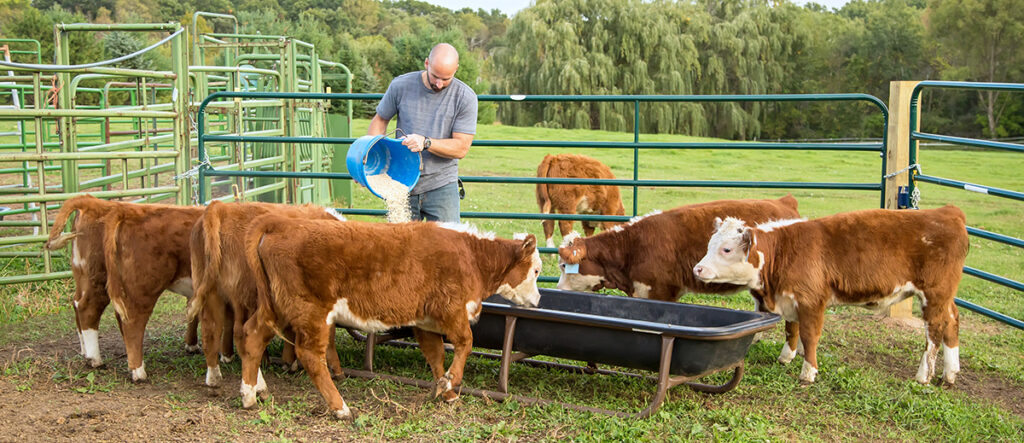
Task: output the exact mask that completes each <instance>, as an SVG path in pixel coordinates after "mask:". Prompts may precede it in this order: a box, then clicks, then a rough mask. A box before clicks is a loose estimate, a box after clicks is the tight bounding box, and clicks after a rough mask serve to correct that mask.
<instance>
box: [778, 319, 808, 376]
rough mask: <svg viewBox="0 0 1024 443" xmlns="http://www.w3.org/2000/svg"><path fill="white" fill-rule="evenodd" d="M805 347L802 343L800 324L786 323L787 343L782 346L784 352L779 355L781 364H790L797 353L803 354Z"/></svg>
mask: <svg viewBox="0 0 1024 443" xmlns="http://www.w3.org/2000/svg"><path fill="white" fill-rule="evenodd" d="M803 349H804V348H803V345H802V342H801V341H800V323H798V322H795V321H787V322H786V342H785V344H783V345H782V352H780V353H779V363H782V364H784V365H785V364H789V362H791V361H793V357H795V356H796V354H797V353H800V354H803V352H802V351H803Z"/></svg>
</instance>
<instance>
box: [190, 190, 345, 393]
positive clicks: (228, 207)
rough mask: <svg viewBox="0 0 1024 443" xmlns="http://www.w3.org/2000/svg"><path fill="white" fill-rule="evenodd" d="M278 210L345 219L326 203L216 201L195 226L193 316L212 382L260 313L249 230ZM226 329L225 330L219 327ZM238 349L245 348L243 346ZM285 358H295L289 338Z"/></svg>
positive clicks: (334, 361) (335, 363) (332, 355)
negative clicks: (197, 321)
mask: <svg viewBox="0 0 1024 443" xmlns="http://www.w3.org/2000/svg"><path fill="white" fill-rule="evenodd" d="M269 213H274V214H278V215H281V216H283V217H293V218H309V219H324V220H336V219H341V220H344V217H341V216H340V215H337V214H336V213H335V212H334V211H333V210H330V209H325V208H323V207H320V206H314V205H304V206H292V205H282V204H273V203H248V202H246V203H221V202H218V201H214V202H212V203H210V204H209V206H207V207H206V211H205V212H204V213H203V215H202V217H200V218H199V220H198V221H197V222H196V224H195V226H194V227H193V228H192V234H191V251H192V282H193V286H194V287H195V296H194V297H193V298H192V302H191V304H190V305H189V311H188V316H189V318H190V319H194V318H196V317H197V316H199V318H200V319H201V321H202V325H203V352H204V354H205V356H206V384H207V385H208V386H217V385H218V384H219V383H220V381H221V378H222V377H221V372H220V363H219V362H218V358H217V354H218V351H219V352H220V360H221V361H224V362H225V363H227V362H230V361H231V357H232V356H233V352H232V346H231V345H232V342H234V343H236V344H240V343H241V338H242V331H243V329H242V327H243V325H244V324H245V321H246V320H247V319H248V318H249V317H250V316H251V315H252V314H254V313H255V312H256V283H255V281H254V280H253V279H254V276H253V274H252V271H251V270H250V269H249V265H248V262H247V261H246V258H245V243H244V240H245V233H246V232H247V231H248V228H249V224H250V223H251V222H252V220H254V219H255V218H257V217H259V216H261V215H264V214H269ZM220 331H222V333H221V334H218V332H220ZM232 338H233V339H232ZM333 344H334V335H333V334H331V340H330V349H331V350H332V352H328V353H327V358H328V363H329V365H330V367H331V372H332V374H334V375H336V376H340V375H342V370H341V362H340V361H339V360H338V353H337V351H335V350H334V346H333ZM238 349H239V350H240V351H241V349H242V348H241V347H240V346H239V347H238ZM284 354H285V355H284V359H285V362H286V363H287V362H293V363H294V364H298V362H297V361H295V360H294V358H295V357H294V353H293V350H292V347H291V344H290V343H287V342H286V343H285V352H284Z"/></svg>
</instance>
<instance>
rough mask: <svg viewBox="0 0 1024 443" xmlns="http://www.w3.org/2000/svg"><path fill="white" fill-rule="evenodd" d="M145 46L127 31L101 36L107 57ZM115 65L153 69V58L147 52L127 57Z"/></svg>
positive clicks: (119, 55) (111, 57)
mask: <svg viewBox="0 0 1024 443" xmlns="http://www.w3.org/2000/svg"><path fill="white" fill-rule="evenodd" d="M144 47H146V45H145V44H143V42H142V41H140V40H139V39H138V38H136V37H135V36H134V35H132V34H130V33H127V32H111V33H109V34H107V36H106V37H104V38H103V48H104V52H105V54H104V55H105V56H106V57H107V58H108V59H114V58H118V57H122V56H125V55H128V54H131V53H133V52H136V51H139V50H141V49H142V48H144ZM117 66H120V67H124V68H131V69H153V60H151V59H150V58H149V57H148V54H143V55H141V56H137V57H133V58H130V59H127V60H125V61H123V62H121V63H119V64H117Z"/></svg>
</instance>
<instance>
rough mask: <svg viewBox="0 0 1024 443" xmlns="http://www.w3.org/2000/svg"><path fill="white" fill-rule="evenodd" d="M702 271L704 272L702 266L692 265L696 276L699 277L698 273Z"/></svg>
mask: <svg viewBox="0 0 1024 443" xmlns="http://www.w3.org/2000/svg"><path fill="white" fill-rule="evenodd" d="M703 272H704V267H703V266H701V265H697V266H694V267H693V275H696V276H697V277H700V275H701V274H702V273H703Z"/></svg>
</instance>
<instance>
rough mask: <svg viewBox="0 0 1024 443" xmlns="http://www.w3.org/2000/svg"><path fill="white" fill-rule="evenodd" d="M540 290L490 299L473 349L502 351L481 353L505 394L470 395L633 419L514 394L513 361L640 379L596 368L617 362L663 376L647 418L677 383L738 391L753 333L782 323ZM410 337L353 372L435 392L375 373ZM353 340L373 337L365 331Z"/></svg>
mask: <svg viewBox="0 0 1024 443" xmlns="http://www.w3.org/2000/svg"><path fill="white" fill-rule="evenodd" d="M540 292H541V298H540V305H539V306H538V307H536V308H524V307H519V306H514V305H512V304H511V303H510V302H508V301H506V300H505V299H503V298H501V297H499V296H497V295H494V296H492V297H490V298H488V299H487V300H485V301H484V303H483V313H482V314H481V317H480V320H479V321H478V322H477V324H476V325H475V326H473V346H474V347H475V348H488V349H500V350H501V351H502V352H501V354H489V353H479V352H478V353H475V354H477V355H484V356H490V357H495V358H500V359H501V369H500V373H499V380H498V386H499V391H498V392H496V391H486V390H477V389H472V388H469V387H465V386H464V387H462V392H463V393H468V394H473V395H478V396H483V397H488V398H491V399H494V400H505V399H515V400H517V401H519V402H522V403H526V404H549V403H558V404H561V405H563V406H565V407H567V408H571V409H576V410H584V411H591V412H599V413H605V414H611V415H618V416H630V415H632V414H628V413H625V412H617V411H608V410H604V409H597V408H590V407H585V406H578V405H570V404H565V403H560V402H554V401H550V400H544V399H538V398H532V397H522V396H517V395H510V394H508V372H509V368H510V366H511V362H514V361H522V362H524V363H528V364H533V365H539V366H549V367H558V368H563V369H569V370H574V371H579V372H585V373H604V374H613V373H614V374H622V375H628V376H637V377H640V376H641V375H638V374H633V373H626V372H618V371H609V370H605V369H598V368H597V364H605V365H613V366H618V367H623V368H630V369H639V370H646V371H654V372H657V373H658V375H657V376H656V377H654V379H655V381H656V382H657V390H656V392H655V395H654V397H653V398H652V399H651V401H650V403H649V404H648V406H647V408H646V409H644V410H643V411H640V412H639V413H638V414H636V415H635V416H638V417H646V416H648V415H650V414H651V413H653V412H654V411H656V410H657V409H658V407H659V406H660V405H661V402H662V401H664V398H665V393H666V392H667V390H668V389H670V388H672V387H674V386H677V385H680V384H687V385H688V386H690V387H691V388H693V389H695V390H698V391H702V392H711V393H721V392H726V391H729V390H731V389H732V388H734V387H736V385H737V384H738V383H739V380H740V378H741V377H742V375H743V359H744V357H745V356H746V353H747V349H748V348H749V347H750V344H751V343H752V341H753V339H754V334H755V333H757V332H760V331H764V330H767V329H771V328H773V327H774V326H775V323H777V322H778V321H779V317H778V316H777V315H775V314H766V313H760V312H750V311H738V310H734V309H725V308H716V307H711V306H702V305H690V304H684V303H671V302H660V301H652V300H645V299H638V298H629V297H620V296H612V295H602V294H591V293H583V292H571V291H561V290H556V289H541V290H540ZM410 335H411V332H409V331H402V330H398V331H392V332H390V333H387V334H378V335H371V336H370V337H369V339H368V340H366V345H367V346H366V361H365V364H364V366H365V367H364V369H365V370H366V371H354V370H346V373H349V374H351V375H356V376H362V377H382V378H390V379H394V380H397V381H401V382H404V383H411V384H416V385H422V386H424V387H432V386H433V383H432V382H429V381H426V380H414V379H409V378H405V377H394V376H385V375H380V374H376V373H374V372H372V370H373V354H374V352H373V347H374V345H376V344H379V343H384V342H388V341H391V340H394V339H397V338H404V337H408V336H410ZM353 336H355V337H357V338H359V339H365V338H366V337H364V336H363V335H362V334H358V333H353ZM396 344H403V342H399V343H396ZM535 355H544V356H549V357H556V358H562V359H571V360H578V361H581V362H587V363H588V365H587V366H573V365H566V364H560V363H554V362H547V361H538V360H532V359H528V358H527V357H531V356H535ZM730 369H731V370H733V377H732V378H731V379H730V380H729V381H728V382H726V383H725V384H723V385H705V384H700V383H693V382H692V380H695V379H697V378H700V377H703V376H706V375H710V374H713V373H716V372H719V371H724V370H730Z"/></svg>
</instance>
